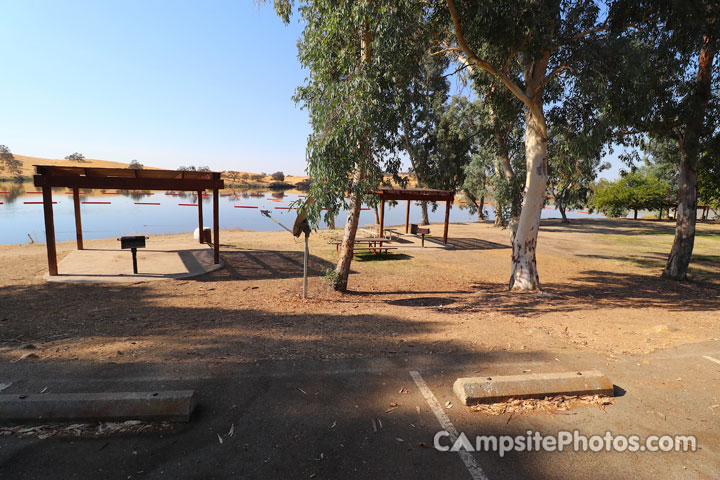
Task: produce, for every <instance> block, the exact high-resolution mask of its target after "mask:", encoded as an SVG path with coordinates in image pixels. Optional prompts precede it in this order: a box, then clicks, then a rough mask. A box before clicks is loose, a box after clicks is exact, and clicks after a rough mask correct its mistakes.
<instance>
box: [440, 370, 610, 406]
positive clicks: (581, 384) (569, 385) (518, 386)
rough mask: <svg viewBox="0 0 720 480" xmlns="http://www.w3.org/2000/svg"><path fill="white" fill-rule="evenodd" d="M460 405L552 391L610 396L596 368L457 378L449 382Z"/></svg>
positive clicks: (542, 395)
mask: <svg viewBox="0 0 720 480" xmlns="http://www.w3.org/2000/svg"><path fill="white" fill-rule="evenodd" d="M453 391H454V392H455V395H457V397H458V398H459V399H460V401H461V402H462V403H463V405H467V406H470V405H475V404H478V403H497V402H503V401H505V400H509V399H511V398H514V399H525V398H540V399H542V398H545V397H553V396H555V395H606V396H608V397H612V396H613V385H612V383H611V382H610V380H609V379H608V378H607V377H606V376H605V375H603V374H602V373H600V372H599V371H597V370H589V371H585V372H567V373H535V374H528V375H505V376H497V377H493V376H487V377H468V378H458V379H457V380H456V381H455V384H454V385H453Z"/></svg>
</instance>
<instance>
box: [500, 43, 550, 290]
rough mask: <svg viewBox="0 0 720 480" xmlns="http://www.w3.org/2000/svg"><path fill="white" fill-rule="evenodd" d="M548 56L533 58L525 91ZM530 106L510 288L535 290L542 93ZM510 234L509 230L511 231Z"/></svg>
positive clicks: (542, 168) (543, 154)
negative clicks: (525, 165)
mask: <svg viewBox="0 0 720 480" xmlns="http://www.w3.org/2000/svg"><path fill="white" fill-rule="evenodd" d="M547 60H548V56H546V57H544V58H542V59H540V60H535V61H534V62H532V63H531V64H530V65H529V66H528V68H527V69H526V71H525V81H526V85H527V91H528V92H529V93H530V92H534V91H535V89H536V88H538V87H539V86H540V85H541V84H542V81H543V79H544V77H545V71H546V69H547ZM535 95H536V97H535V99H534V106H533V108H528V109H526V114H525V160H526V162H527V177H526V180H525V195H524V198H523V204H522V210H521V211H520V218H519V219H518V223H517V229H516V231H515V234H514V236H513V238H512V271H511V274H510V283H509V287H510V289H511V290H538V289H540V277H539V275H538V270H537V263H536V261H535V252H536V248H537V237H538V230H539V228H540V214H541V213H542V207H543V203H544V200H545V191H546V189H547V144H548V138H547V126H546V124H545V116H544V114H543V103H542V97H541V96H542V92H537V93H535ZM511 235H512V233H511Z"/></svg>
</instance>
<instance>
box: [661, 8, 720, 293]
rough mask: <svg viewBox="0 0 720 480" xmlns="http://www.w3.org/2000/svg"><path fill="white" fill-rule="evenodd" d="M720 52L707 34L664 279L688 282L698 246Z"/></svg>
mask: <svg viewBox="0 0 720 480" xmlns="http://www.w3.org/2000/svg"><path fill="white" fill-rule="evenodd" d="M714 22H715V18H710V19H708V21H707V23H708V24H709V26H710V27H712V23H714ZM716 52H717V41H716V39H715V38H714V36H711V35H705V36H704V37H703V44H702V48H701V49H700V55H699V56H698V73H697V80H696V83H695V92H694V93H693V95H692V97H691V98H690V99H689V103H690V105H689V107H690V108H688V112H689V113H688V118H687V121H686V123H685V134H684V135H683V139H682V141H681V142H680V151H681V153H680V175H679V178H678V185H679V189H678V209H677V215H676V217H677V221H676V226H675V240H674V242H673V246H672V249H671V250H670V256H669V257H668V261H667V264H666V265H665V270H664V271H663V273H662V276H663V278H668V279H670V280H685V279H686V278H687V271H688V267H689V266H690V258H691V257H692V251H693V247H694V245H695V223H696V221H697V160H698V150H699V141H700V132H701V131H702V128H703V119H704V117H705V110H706V109H707V106H708V102H709V100H710V82H711V76H712V66H713V60H714V58H715V54H716Z"/></svg>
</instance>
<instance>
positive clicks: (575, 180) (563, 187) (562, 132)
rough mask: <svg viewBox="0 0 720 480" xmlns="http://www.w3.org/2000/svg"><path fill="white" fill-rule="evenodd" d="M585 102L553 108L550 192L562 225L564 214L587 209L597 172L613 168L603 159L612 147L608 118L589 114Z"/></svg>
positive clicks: (549, 155) (549, 173)
mask: <svg viewBox="0 0 720 480" xmlns="http://www.w3.org/2000/svg"><path fill="white" fill-rule="evenodd" d="M588 108H590V107H589V105H587V104H585V103H579V104H568V105H563V108H560V107H558V106H554V107H552V108H550V111H549V113H548V117H549V118H550V119H551V124H552V129H551V131H550V139H549V142H548V158H549V162H548V191H549V193H550V194H551V195H552V197H553V199H554V204H555V208H557V209H558V211H559V212H560V215H561V217H562V221H563V223H569V220H568V218H567V215H566V214H565V211H566V210H567V209H572V208H582V207H585V206H586V205H587V204H588V202H589V200H590V197H591V196H592V192H593V186H594V183H595V179H596V178H597V176H598V173H600V172H601V171H603V170H605V169H607V168H610V164H609V163H608V162H603V161H602V159H603V157H604V155H605V153H607V152H608V151H609V150H610V148H609V146H608V140H609V139H610V134H611V128H610V125H609V123H608V122H607V120H606V118H605V117H604V116H602V115H596V114H594V112H588V111H586V109H588Z"/></svg>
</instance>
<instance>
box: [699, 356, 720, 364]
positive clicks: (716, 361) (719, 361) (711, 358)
mask: <svg viewBox="0 0 720 480" xmlns="http://www.w3.org/2000/svg"><path fill="white" fill-rule="evenodd" d="M703 358H704V359H705V360H710V361H711V362H715V363H720V360H718V359H717V358H713V357H708V356H707V355H703Z"/></svg>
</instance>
